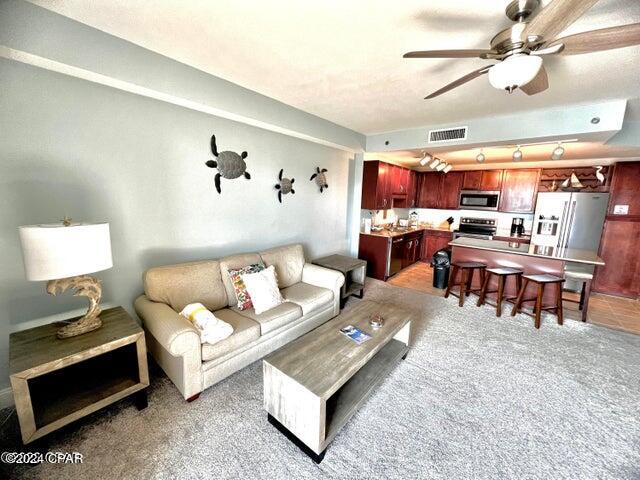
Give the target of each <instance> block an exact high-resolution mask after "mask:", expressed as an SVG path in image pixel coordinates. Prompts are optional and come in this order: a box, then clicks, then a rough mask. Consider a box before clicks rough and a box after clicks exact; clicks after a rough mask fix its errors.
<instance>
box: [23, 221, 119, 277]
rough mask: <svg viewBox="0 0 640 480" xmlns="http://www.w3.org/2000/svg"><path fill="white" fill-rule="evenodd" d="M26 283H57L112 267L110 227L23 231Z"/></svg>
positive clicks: (52, 227)
mask: <svg viewBox="0 0 640 480" xmlns="http://www.w3.org/2000/svg"><path fill="white" fill-rule="evenodd" d="M19 230H20V242H21V243H22V255H23V257H24V269H25V272H26V275H27V280H31V281H39V280H55V279H59V278H67V277H74V276H76V275H84V274H87V273H93V272H99V271H101V270H106V269H108V268H111V267H112V266H113V260H112V258H111V238H110V236H109V224H108V223H95V224H88V223H79V224H72V225H70V226H68V227H65V226H63V225H62V224H55V225H28V226H24V227H20V229H19Z"/></svg>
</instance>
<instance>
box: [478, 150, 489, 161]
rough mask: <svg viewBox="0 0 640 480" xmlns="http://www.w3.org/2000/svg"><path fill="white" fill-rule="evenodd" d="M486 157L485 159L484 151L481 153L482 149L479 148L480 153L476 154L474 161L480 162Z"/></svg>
mask: <svg viewBox="0 0 640 480" xmlns="http://www.w3.org/2000/svg"><path fill="white" fill-rule="evenodd" d="M486 159H487V157H485V155H484V153H482V150H480V153H479V154H478V155H476V162H478V163H482V162H484V161H485V160H486Z"/></svg>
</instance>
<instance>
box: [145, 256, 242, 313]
mask: <svg viewBox="0 0 640 480" xmlns="http://www.w3.org/2000/svg"><path fill="white" fill-rule="evenodd" d="M143 282H144V293H145V294H146V295H147V298H149V300H151V301H153V302H161V303H166V304H167V305H169V306H170V307H171V308H172V309H173V310H175V311H176V312H180V311H182V309H183V308H184V307H185V306H186V305H188V304H190V303H196V302H199V303H201V304H203V305H204V306H205V307H207V308H208V309H209V310H217V309H219V308H224V307H226V306H227V294H226V291H225V288H224V285H223V283H222V278H221V275H220V263H219V262H217V261H213V260H211V261H204V262H191V263H181V264H178V265H167V266H164V267H155V268H151V269H149V270H147V271H146V272H145V273H144V276H143ZM233 300H234V301H235V295H234V298H233Z"/></svg>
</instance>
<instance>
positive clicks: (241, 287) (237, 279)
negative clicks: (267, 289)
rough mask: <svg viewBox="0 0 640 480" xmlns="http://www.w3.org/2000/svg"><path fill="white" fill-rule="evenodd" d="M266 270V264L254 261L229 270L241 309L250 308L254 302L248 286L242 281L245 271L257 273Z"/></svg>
mask: <svg viewBox="0 0 640 480" xmlns="http://www.w3.org/2000/svg"><path fill="white" fill-rule="evenodd" d="M261 270H264V265H263V264H261V263H253V264H251V265H247V266H246V267H242V268H234V269H231V270H229V277H230V278H231V283H232V284H233V291H234V292H235V294H236V300H238V308H239V309H240V310H248V309H250V308H251V307H252V306H253V304H252V303H251V296H250V295H249V293H248V292H247V287H246V286H245V284H244V282H243V281H242V275H243V274H245V273H256V272H259V271H261Z"/></svg>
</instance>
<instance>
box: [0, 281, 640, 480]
mask: <svg viewBox="0 0 640 480" xmlns="http://www.w3.org/2000/svg"><path fill="white" fill-rule="evenodd" d="M365 298H368V299H371V300H376V301H380V302H385V303H390V304H397V305H401V306H403V307H405V308H408V309H412V310H414V311H415V312H417V313H419V317H420V320H419V321H418V322H417V324H416V325H415V328H414V329H413V346H412V348H411V350H410V351H409V355H408V357H407V359H406V360H405V361H404V362H401V363H400V364H399V365H398V366H397V368H396V369H395V370H394V371H393V372H392V374H391V375H390V376H389V377H388V378H387V379H386V380H385V381H384V382H383V383H382V384H381V385H380V386H379V387H378V388H377V390H376V391H374V393H373V394H372V396H371V397H370V398H369V400H368V401H367V402H366V403H365V404H364V406H363V407H362V408H361V410H360V411H359V412H358V413H357V414H356V415H355V416H354V417H353V418H352V419H351V420H350V421H349V423H348V424H347V425H346V426H345V428H344V429H343V430H342V432H341V433H340V434H339V435H338V436H337V437H336V439H335V440H334V442H333V443H332V444H331V445H330V446H329V449H328V450H327V453H326V457H325V459H324V461H323V462H322V463H321V464H320V465H315V464H314V463H313V462H312V461H311V460H310V459H309V458H308V457H306V456H305V455H304V454H302V453H301V452H300V451H299V450H298V449H297V447H295V446H294V445H293V444H291V443H290V442H289V441H288V440H287V439H286V438H284V436H282V435H281V434H280V433H279V432H277V431H276V430H275V429H274V428H273V427H272V426H271V425H270V424H269V423H268V422H267V415H266V413H265V412H264V411H263V409H262V370H261V363H260V362H256V363H254V364H252V365H250V366H249V367H247V368H245V369H244V370H242V371H240V372H238V373H236V374H235V375H232V376H231V377H229V378H227V379H226V380H224V381H223V382H221V383H219V384H217V385H215V386H213V387H211V388H209V389H208V390H206V391H205V392H204V393H203V394H202V395H201V396H200V398H199V399H198V400H197V401H195V402H193V403H186V402H185V401H184V400H183V399H182V397H181V396H180V394H179V393H178V391H177V390H176V389H175V387H174V386H173V385H172V384H171V382H170V381H169V380H168V379H167V378H166V377H164V376H163V375H162V374H156V375H155V376H154V377H153V378H152V386H151V387H150V390H149V406H148V407H147V409H145V410H143V411H141V412H138V411H137V410H136V408H135V407H134V405H133V402H132V401H129V400H125V401H122V402H120V403H119V404H117V405H114V406H111V407H109V408H107V409H105V410H103V411H101V412H97V413H96V414H93V415H91V416H90V417H88V418H87V419H85V420H82V421H80V422H78V423H76V424H74V425H70V426H68V427H66V428H64V429H62V430H60V431H58V432H54V433H53V434H51V435H50V436H48V437H45V438H44V439H42V440H41V441H40V442H39V443H38V444H37V445H35V446H34V447H28V448H26V449H24V450H27V451H29V450H30V451H33V450H35V449H37V450H40V451H61V452H80V453H82V454H83V455H84V463H83V464H81V465H72V464H64V465H53V464H40V465H35V466H29V467H27V466H20V467H18V468H15V466H14V467H12V469H11V470H9V468H10V467H9V466H8V465H2V466H0V468H3V469H4V472H3V473H4V474H6V475H9V478H41V479H75V478H92V479H100V478H107V477H108V478H118V479H134V478H135V479H146V478H160V479H174V478H193V479H200V478H218V479H227V478H246V479H254V478H256V479H269V480H276V479H285V478H295V479H317V478H327V479H328V478H349V479H351V478H363V479H364V478H386V479H401V478H402V479H405V478H421V479H467V478H469V479H497V478H504V479H511V478H513V479H538V478H540V479H639V478H640V401H639V399H640V336H636V335H633V334H628V333H623V332H618V331H614V330H609V329H606V328H603V327H598V326H595V325H589V324H582V323H580V322H573V321H570V322H567V323H566V324H565V325H564V326H563V327H559V326H558V325H556V324H555V322H554V321H553V320H552V319H550V318H545V320H544V322H543V325H542V328H541V329H540V330H539V331H536V330H535V329H534V328H533V325H532V320H531V319H530V318H529V317H525V316H522V315H519V316H517V317H515V318H511V317H509V316H504V317H503V318H501V319H498V318H496V317H495V315H494V312H493V310H492V308H491V307H488V306H487V307H483V308H476V307H475V306H472V305H471V303H470V304H469V305H468V306H465V308H458V307H457V304H456V302H455V301H456V299H454V298H450V299H448V300H445V299H443V298H438V297H433V296H429V295H425V294H423V293H419V292H415V291H412V290H408V289H402V288H398V287H393V286H390V285H387V284H384V283H382V282H378V281H375V280H371V281H368V283H367V289H366V294H365ZM356 302H357V300H355V299H354V300H350V301H349V306H347V308H349V307H350V306H353V305H354V304H355V303H356ZM0 422H3V423H2V427H0V434H2V437H1V441H2V445H1V447H2V448H1V451H15V450H20V449H22V447H21V446H20V441H19V434H18V424H17V419H16V415H15V413H11V414H7V413H6V412H4V415H3V416H2V417H0ZM0 473H2V472H0Z"/></svg>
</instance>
